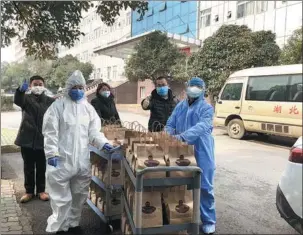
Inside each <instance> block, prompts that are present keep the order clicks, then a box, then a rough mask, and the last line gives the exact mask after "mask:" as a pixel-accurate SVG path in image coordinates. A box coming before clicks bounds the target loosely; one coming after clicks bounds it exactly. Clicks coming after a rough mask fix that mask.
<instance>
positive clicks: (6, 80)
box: [1, 63, 31, 90]
mask: <svg viewBox="0 0 303 235" xmlns="http://www.w3.org/2000/svg"><path fill="white" fill-rule="evenodd" d="M30 76H31V72H30V70H29V69H28V67H27V66H26V65H25V64H23V63H22V64H20V63H11V64H9V65H8V67H7V68H6V70H5V72H4V73H3V74H1V77H2V79H1V85H2V86H3V87H4V89H9V90H13V89H14V88H16V87H18V86H19V85H20V84H21V83H22V82H23V81H24V80H25V79H29V77H30Z"/></svg>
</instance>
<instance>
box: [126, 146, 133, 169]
mask: <svg viewBox="0 0 303 235" xmlns="http://www.w3.org/2000/svg"><path fill="white" fill-rule="evenodd" d="M133 157H134V151H133V150H132V149H131V147H130V146H128V147H127V148H126V151H125V158H126V161H127V162H128V164H129V165H131V161H132V159H133Z"/></svg>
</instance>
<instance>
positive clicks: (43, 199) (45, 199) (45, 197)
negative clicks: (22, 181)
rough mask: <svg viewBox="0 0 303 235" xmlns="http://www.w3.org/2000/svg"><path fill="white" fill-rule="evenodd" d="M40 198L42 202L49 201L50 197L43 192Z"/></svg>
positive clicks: (39, 195)
mask: <svg viewBox="0 0 303 235" xmlns="http://www.w3.org/2000/svg"><path fill="white" fill-rule="evenodd" d="M38 197H39V199H40V200H41V201H48V200H49V196H48V194H47V193H45V192H43V193H39V194H38Z"/></svg>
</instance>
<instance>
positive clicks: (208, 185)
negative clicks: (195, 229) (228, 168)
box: [200, 168, 216, 225]
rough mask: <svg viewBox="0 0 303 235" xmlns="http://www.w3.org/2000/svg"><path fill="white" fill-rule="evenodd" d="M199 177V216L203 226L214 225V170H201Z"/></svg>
mask: <svg viewBox="0 0 303 235" xmlns="http://www.w3.org/2000/svg"><path fill="white" fill-rule="evenodd" d="M202 170H203V172H202V175H201V198H200V215H201V221H202V224H203V225H206V224H208V225H213V224H216V210H215V197H214V176H215V169H203V168H202Z"/></svg>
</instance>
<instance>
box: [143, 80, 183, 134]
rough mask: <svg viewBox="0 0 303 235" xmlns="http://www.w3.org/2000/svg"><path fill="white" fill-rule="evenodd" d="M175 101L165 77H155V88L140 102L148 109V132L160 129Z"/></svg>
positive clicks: (171, 110) (176, 101)
mask: <svg viewBox="0 0 303 235" xmlns="http://www.w3.org/2000/svg"><path fill="white" fill-rule="evenodd" d="M177 103H178V100H177V98H176V97H175V96H174V95H173V93H172V91H171V89H169V88H168V84H167V80H166V77H163V76H161V77H158V78H157V79H156V89H154V90H153V91H152V93H151V96H148V97H147V98H145V99H144V100H142V102H141V106H142V108H143V109H144V110H150V119H149V122H148V130H149V131H150V132H160V131H162V130H163V128H164V126H165V125H166V121H167V120H168V118H169V116H170V115H171V114H172V112H173V110H174V108H175V106H176V104H177Z"/></svg>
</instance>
